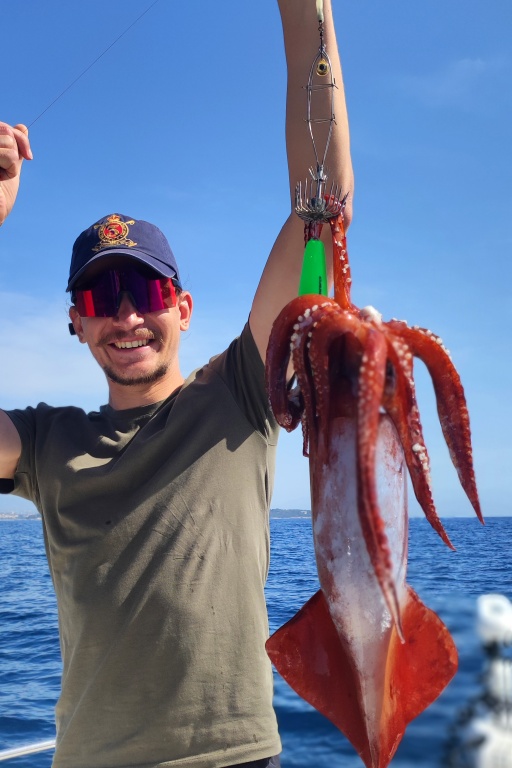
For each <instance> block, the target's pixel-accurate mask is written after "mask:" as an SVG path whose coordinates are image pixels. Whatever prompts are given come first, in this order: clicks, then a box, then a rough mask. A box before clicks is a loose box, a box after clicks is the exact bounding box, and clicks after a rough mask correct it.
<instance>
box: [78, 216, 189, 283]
mask: <svg viewBox="0 0 512 768" xmlns="http://www.w3.org/2000/svg"><path fill="white" fill-rule="evenodd" d="M118 255H121V256H128V257H130V258H132V259H135V261H138V262H142V263H143V264H146V265H147V266H148V267H151V269H154V270H155V271H156V272H158V273H159V274H160V275H162V276H163V277H172V278H174V282H175V285H176V287H177V288H180V289H181V283H180V276H179V273H178V265H177V264H176V259H175V258H174V254H173V252H172V251H171V247H170V245H169V243H168V242H167V239H166V238H165V235H164V234H163V233H162V232H161V231H160V230H159V229H158V227H155V225H154V224H150V223H149V222H148V221H141V220H138V221H137V220H136V219H132V218H130V217H129V216H123V215H122V214H120V213H111V214H110V215H109V216H105V217H104V218H103V219H100V220H99V221H97V222H96V224H93V225H92V226H91V227H89V229H86V230H85V231H84V232H82V234H81V235H79V236H78V237H77V239H76V240H75V244H74V245H73V253H72V256H71V266H70V268H69V281H68V287H67V289H66V290H67V291H71V290H73V288H74V287H75V286H76V284H77V282H79V280H80V278H81V276H82V275H83V274H84V272H85V271H86V270H87V269H89V267H90V266H91V264H95V263H97V262H98V261H99V260H100V259H102V260H106V259H107V257H110V261H113V262H114V263H115V261H116V259H115V257H116V256H118ZM105 266H106V267H108V264H107V263H105Z"/></svg>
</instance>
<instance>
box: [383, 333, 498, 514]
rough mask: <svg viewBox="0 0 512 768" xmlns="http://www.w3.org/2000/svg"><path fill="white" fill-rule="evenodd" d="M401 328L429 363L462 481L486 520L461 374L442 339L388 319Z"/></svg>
mask: <svg viewBox="0 0 512 768" xmlns="http://www.w3.org/2000/svg"><path fill="white" fill-rule="evenodd" d="M386 325H388V327H389V328H390V329H391V330H393V331H394V330H395V329H396V330H397V331H398V333H399V334H400V336H401V337H402V338H403V339H404V341H405V342H406V343H407V345H408V346H409V348H410V350H411V352H412V354H413V355H415V356H416V357H418V358H419V359H420V360H421V361H422V362H423V363H424V364H425V365H426V367H427V370H428V372H429V374H430V376H431V378H432V383H433V386H434V392H435V396H436V402H437V412H438V414H439V421H440V423H441V429H442V431H443V435H444V438H445V440H446V444H447V446H448V450H449V452H450V457H451V460H452V462H453V465H454V467H455V469H456V470H457V474H458V476H459V480H460V483H461V485H462V487H463V489H464V492H465V493H466V496H467V497H468V499H469V501H470V502H471V505H472V506H473V509H474V510H475V512H476V514H477V517H478V519H479V520H480V522H482V523H483V522H484V520H483V516H482V512H481V508H480V501H479V498H478V491H477V488H476V479H475V472H474V468H473V454H472V449H471V431H470V427H469V413H468V408H467V404H466V398H465V396H464V388H463V386H462V383H461V380H460V376H459V374H458V373H457V371H456V369H455V366H454V365H453V363H452V361H451V359H450V356H449V354H448V352H447V350H446V349H445V348H444V346H443V344H442V341H441V339H440V338H439V337H438V336H435V335H434V334H433V333H432V332H431V331H429V330H427V329H426V328H409V327H408V326H407V325H406V324H405V323H400V322H398V321H391V322H389V323H387V324H386Z"/></svg>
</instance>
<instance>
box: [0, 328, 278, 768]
mask: <svg viewBox="0 0 512 768" xmlns="http://www.w3.org/2000/svg"><path fill="white" fill-rule="evenodd" d="M8 414H9V416H10V418H11V419H12V421H13V423H14V424H15V426H16V427H17V429H18V431H19V433H20V436H21V440H22V445H23V449H22V456H21V460H20V462H19V466H18V469H17V473H16V477H15V490H14V492H15V493H17V494H19V495H21V496H24V497H25V498H27V499H30V500H31V501H33V502H34V504H35V505H36V507H37V508H38V509H39V511H40V512H41V515H42V520H43V530H44V536H45V545H46V551H47V555H48V562H49V566H50V571H51V575H52V578H53V583H54V586H55V591H56V594H57V601H58V609H59V631H60V643H61V652H62V659H63V675H62V692H61V696H60V698H59V701H58V704H57V708H56V720H57V749H56V752H55V758H54V764H53V765H54V766H55V768H128V767H129V768H156V766H195V767H196V768H220V766H227V765H232V764H235V763H241V762H247V761H250V760H256V759H259V758H264V757H269V756H271V755H273V754H276V753H278V752H279V751H280V742H279V737H278V733H277V726H276V719H275V714H274V711H273V708H272V672H271V667H270V663H269V661H268V658H267V655H266V652H265V640H266V639H267V635H268V625H267V614H266V608H265V600H264V592H263V587H264V584H265V580H266V577H267V572H268V567H269V504H270V497H271V492H272V483H273V471H274V458H275V447H276V441H277V427H276V423H275V421H274V419H273V417H272V415H271V412H270V410H269V406H268V400H267V395H266V392H265V386H264V369H263V363H262V362H261V359H260V357H259V354H258V351H257V349H256V346H255V343H254V340H253V338H252V336H251V333H250V330H249V327H248V326H246V327H245V329H244V331H243V333H242V335H241V337H240V338H239V339H236V340H235V341H234V342H233V343H232V344H231V345H230V347H229V348H228V349H227V350H226V352H224V353H223V354H221V355H219V356H218V357H216V358H213V359H212V360H211V361H210V362H209V363H208V365H206V366H205V367H204V368H202V369H200V370H198V371H196V372H195V373H194V374H192V375H191V376H190V377H189V378H188V379H187V381H186V382H185V384H184V385H183V387H181V389H180V390H179V391H177V392H175V393H173V395H171V397H169V398H168V399H167V400H165V401H164V402H161V403H158V404H155V405H151V406H145V407H141V408H135V409H130V410H125V411H115V410H113V409H112V408H110V407H109V406H103V407H102V408H101V409H100V411H99V412H93V413H85V412H84V411H82V410H80V409H78V408H71V407H65V408H52V407H50V406H48V405H46V404H45V403H41V404H40V405H39V406H37V408H27V409H26V410H15V411H10V412H8Z"/></svg>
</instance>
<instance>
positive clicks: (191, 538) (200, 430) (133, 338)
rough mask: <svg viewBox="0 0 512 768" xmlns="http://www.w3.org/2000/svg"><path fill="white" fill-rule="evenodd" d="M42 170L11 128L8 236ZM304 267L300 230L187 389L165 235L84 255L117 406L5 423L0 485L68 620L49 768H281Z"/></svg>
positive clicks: (283, 242) (89, 331) (308, 50)
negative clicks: (287, 451)
mask: <svg viewBox="0 0 512 768" xmlns="http://www.w3.org/2000/svg"><path fill="white" fill-rule="evenodd" d="M279 7H280V11H281V16H282V21H283V30H284V39H285V47H286V54H287V62H288V96H287V150H288V160H289V172H290V185H291V189H292V190H293V187H294V185H295V182H296V180H297V179H299V178H303V177H304V175H305V173H306V170H307V168H308V167H309V165H311V164H312V161H313V158H312V148H311V144H310V139H309V135H308V132H307V129H306V127H305V123H304V111H305V94H304V90H303V86H304V84H305V83H306V82H307V78H308V74H309V68H310V65H311V61H312V60H313V58H314V56H315V53H316V50H317V47H318V33H317V27H318V24H317V20H316V14H315V3H314V2H313V0H279ZM324 10H325V18H326V22H325V41H326V45H327V49H328V51H329V53H330V56H331V59H332V63H333V68H334V75H335V77H336V81H337V85H338V90H336V92H335V98H336V106H335V112H336V118H337V125H336V127H335V131H334V135H333V139H332V142H331V151H330V156H329V165H330V168H331V173H332V177H333V178H336V180H337V181H339V182H341V184H342V185H343V188H344V191H345V192H348V193H349V204H348V207H347V218H350V200H351V191H352V170H351V164H350V155H349V144H348V125H347V117H346V110H345V104H344V95H343V86H342V78H341V69H340V65H339V59H338V55H337V48H336V41H335V36H334V27H333V22H332V14H331V8H330V2H329V0H325V9H324ZM31 157H32V155H31V150H30V145H29V141H28V131H27V129H26V128H25V127H24V126H22V125H18V126H16V127H14V128H11V127H10V126H8V125H6V124H5V123H2V124H0V223H3V221H4V220H5V218H6V217H7V215H8V214H9V212H10V210H11V209H12V206H13V204H14V201H15V198H16V194H17V191H18V184H19V176H20V169H21V164H22V160H23V159H31ZM292 194H293V191H292ZM302 252H303V231H302V224H301V222H300V220H299V219H298V218H297V217H296V216H295V214H293V213H292V214H291V215H290V217H289V219H288V220H287V222H286V223H285V225H284V227H283V229H282V231H281V233H280V234H279V236H278V238H277V240H276V242H275V245H274V247H273V249H272V252H271V254H270V256H269V259H268V261H267V264H266V267H265V270H264V272H263V275H262V278H261V281H260V284H259V286H258V289H257V292H256V295H255V298H254V301H253V305H252V308H251V313H250V317H249V321H248V324H247V326H246V327H245V328H244V329H243V331H242V334H241V336H240V337H239V338H238V339H236V340H235V341H234V342H233V343H232V344H231V345H230V347H229V348H228V349H227V350H226V351H225V352H224V353H222V354H221V355H219V356H217V357H216V358H213V359H212V360H211V361H210V362H209V363H208V364H207V365H205V366H204V367H203V368H202V369H200V370H199V371H196V372H195V373H193V374H192V375H190V376H189V377H188V378H187V379H185V378H184V377H183V375H182V373H181V371H180V367H179V361H178V348H179V336H180V333H181V331H183V330H186V329H187V328H188V326H189V323H190V320H191V314H192V297H191V296H190V294H189V293H188V292H187V291H184V290H182V286H181V283H180V278H179V271H178V266H177V264H176V262H175V259H174V256H173V254H172V251H171V249H170V247H169V245H168V243H167V241H166V240H165V238H164V236H163V235H162V233H161V232H160V230H158V229H157V228H156V227H154V226H153V225H152V224H149V223H147V222H143V221H140V220H137V219H136V218H131V217H130V216H125V215H123V214H120V213H113V214H110V215H108V216H106V217H104V218H103V219H101V220H100V221H98V222H96V224H94V225H92V226H91V227H89V229H87V230H85V231H84V232H83V233H82V234H81V235H80V236H79V238H78V239H77V241H76V242H75V245H74V248H73V255H72V261H71V268H70V274H69V281H68V290H69V291H70V292H71V297H72V307H71V309H70V319H71V324H72V332H74V333H75V334H76V335H77V336H78V339H79V340H80V341H81V342H82V343H84V344H87V345H88V346H89V349H90V350H91V352H92V354H93V355H94V357H95V359H96V360H97V362H98V363H99V365H100V366H101V367H102V369H103V371H104V372H105V375H106V378H107V384H108V392H109V398H108V405H106V406H103V407H102V408H101V409H100V411H99V412H97V413H96V412H94V413H89V414H86V413H84V412H83V411H81V410H80V409H78V408H71V407H65V408H52V407H50V406H47V405H46V404H40V405H39V406H38V407H37V408H35V409H34V408H27V409H25V410H15V411H10V412H8V413H7V412H0V477H1V478H4V481H3V482H4V485H5V482H6V481H7V482H8V481H12V489H13V490H14V492H16V493H18V494H20V495H22V496H24V497H25V498H28V499H30V500H32V501H33V502H34V503H35V504H36V506H37V507H38V509H39V510H40V512H41V515H42V519H43V526H44V534H45V544H46V550H47V555H48V561H49V566H50V571H51V574H52V578H53V583H54V586H55V590H56V594H57V600H58V606H59V632H60V641H61V649H62V657H63V678H62V692H61V696H60V698H59V702H58V705H57V710H56V718H57V748H56V752H55V758H54V767H55V768H107V767H108V768H128V766H131V768H156V766H194V767H195V768H224V767H225V766H239V765H242V764H243V765H245V766H247V768H249V767H254V768H256V766H257V767H258V768H264V767H265V766H276V765H278V758H277V757H276V755H277V754H278V752H279V750H280V742H279V737H278V733H277V727H276V721H275V715H274V712H273V709H272V673H271V668H270V664H269V662H268V659H267V657H266V654H265V648H264V643H265V640H266V637H267V634H268V626H267V617H266V610H265V603H264V594H263V588H264V583H265V579H266V575H267V570H268V558H269V550H268V511H269V504H270V497H271V492H272V483H273V465H274V453H275V445H276V440H277V429H276V424H275V421H274V419H273V417H272V414H271V413H270V411H269V408H268V402H267V396H266V393H265V388H264V366H263V360H264V358H265V351H266V346H267V341H268V336H269V333H270V329H271V326H272V322H273V320H274V319H275V317H276V315H277V314H278V312H279V311H280V309H281V308H282V307H283V306H284V305H285V304H286V303H287V302H288V301H289V300H290V299H291V298H293V297H294V296H295V295H296V293H297V286H298V282H299V275H300V268H301V260H302Z"/></svg>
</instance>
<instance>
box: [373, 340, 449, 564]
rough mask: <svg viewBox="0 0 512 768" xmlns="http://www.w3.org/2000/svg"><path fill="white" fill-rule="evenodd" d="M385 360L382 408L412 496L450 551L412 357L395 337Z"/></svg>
mask: <svg viewBox="0 0 512 768" xmlns="http://www.w3.org/2000/svg"><path fill="white" fill-rule="evenodd" d="M388 360H389V362H390V363H391V365H392V366H393V374H394V383H393V386H392V388H391V389H390V391H387V390H385V393H384V398H383V406H384V409H385V411H386V413H387V414H388V415H389V416H390V417H391V419H392V421H393V424H394V425H395V428H396V430H397V432H398V436H399V438H400V442H401V444H402V448H403V450H404V456H405V462H406V464H407V469H408V470H409V476H410V478H411V482H412V487H413V490H414V494H415V496H416V498H417V500H418V503H419V504H420V506H421V508H422V510H423V512H424V513H425V517H426V518H427V520H428V522H429V523H430V525H431V526H432V528H433V529H434V530H435V531H436V532H437V533H438V534H439V536H440V537H441V538H442V540H443V541H444V542H445V544H447V546H448V547H450V549H453V550H454V549H455V547H454V546H453V544H452V542H451V541H450V538H449V537H448V534H447V533H446V530H445V528H444V526H443V524H442V522H441V520H440V518H439V516H438V514H437V510H436V507H435V504H434V497H433V495H432V487H431V482H430V462H429V456H428V451H427V447H426V445H425V440H424V438H423V428H422V425H421V420H420V413H419V409H418V405H417V401H416V394H415V386H414V379H413V377H412V353H411V352H410V350H409V347H408V346H407V344H405V342H403V341H402V340H401V339H399V338H397V337H391V338H389V339H388Z"/></svg>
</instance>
